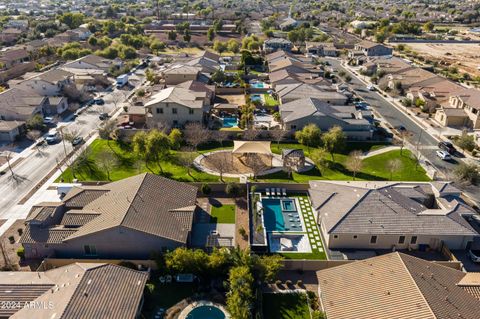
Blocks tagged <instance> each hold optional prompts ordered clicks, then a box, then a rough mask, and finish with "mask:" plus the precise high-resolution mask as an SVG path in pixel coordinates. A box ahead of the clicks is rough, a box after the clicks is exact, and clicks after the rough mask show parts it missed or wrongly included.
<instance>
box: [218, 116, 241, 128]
mask: <svg viewBox="0 0 480 319" xmlns="http://www.w3.org/2000/svg"><path fill="white" fill-rule="evenodd" d="M222 122H223V125H222V126H223V127H237V126H238V119H237V118H236V117H223V118H222Z"/></svg>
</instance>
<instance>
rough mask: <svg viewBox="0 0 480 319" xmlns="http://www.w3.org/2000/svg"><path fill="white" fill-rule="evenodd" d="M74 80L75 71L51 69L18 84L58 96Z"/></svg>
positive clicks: (43, 93) (41, 93)
mask: <svg viewBox="0 0 480 319" xmlns="http://www.w3.org/2000/svg"><path fill="white" fill-rule="evenodd" d="M73 80H74V75H73V73H70V72H67V71H65V70H62V69H51V70H49V71H46V72H44V73H41V74H38V75H35V76H33V77H31V78H28V79H26V80H23V81H21V82H19V83H17V86H18V87H19V88H23V89H28V90H32V91H34V92H36V93H37V94H39V95H43V96H58V95H61V93H62V90H63V88H65V87H66V86H68V85H70V84H73Z"/></svg>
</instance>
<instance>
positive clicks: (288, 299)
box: [262, 293, 310, 319]
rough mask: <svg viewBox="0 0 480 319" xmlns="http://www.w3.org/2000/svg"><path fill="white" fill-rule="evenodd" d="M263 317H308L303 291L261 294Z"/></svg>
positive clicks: (300, 318) (291, 318)
mask: <svg viewBox="0 0 480 319" xmlns="http://www.w3.org/2000/svg"><path fill="white" fill-rule="evenodd" d="M262 308H263V317H264V319H310V311H309V309H308V300H307V295H306V294H304V293H278V294H272V293H266V294H263V305H262Z"/></svg>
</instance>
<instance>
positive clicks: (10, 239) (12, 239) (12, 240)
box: [8, 236, 15, 244]
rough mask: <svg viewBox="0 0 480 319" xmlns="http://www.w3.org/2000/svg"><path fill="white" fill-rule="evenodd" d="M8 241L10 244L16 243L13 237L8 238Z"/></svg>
mask: <svg viewBox="0 0 480 319" xmlns="http://www.w3.org/2000/svg"><path fill="white" fill-rule="evenodd" d="M8 240H9V241H10V244H14V243H15V237H13V236H10V237H8Z"/></svg>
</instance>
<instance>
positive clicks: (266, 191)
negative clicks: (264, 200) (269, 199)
mask: <svg viewBox="0 0 480 319" xmlns="http://www.w3.org/2000/svg"><path fill="white" fill-rule="evenodd" d="M265 193H266V194H267V196H270V188H266V189H265Z"/></svg>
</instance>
